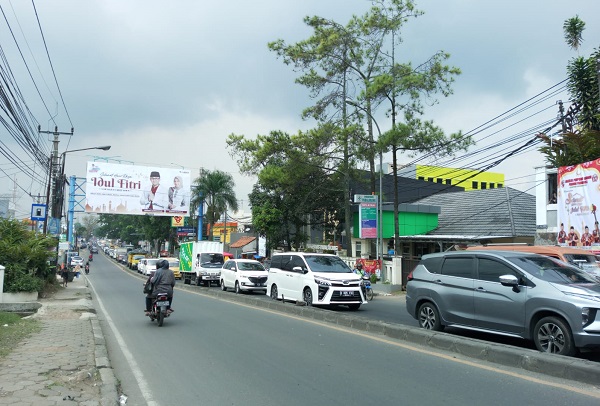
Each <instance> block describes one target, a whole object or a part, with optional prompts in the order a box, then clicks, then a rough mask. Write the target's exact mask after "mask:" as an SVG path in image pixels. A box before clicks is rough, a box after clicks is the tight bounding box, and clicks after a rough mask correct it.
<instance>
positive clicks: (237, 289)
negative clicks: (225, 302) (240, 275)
mask: <svg viewBox="0 0 600 406" xmlns="http://www.w3.org/2000/svg"><path fill="white" fill-rule="evenodd" d="M235 293H237V294H240V293H242V290H241V289H240V283H239V282H238V281H235Z"/></svg>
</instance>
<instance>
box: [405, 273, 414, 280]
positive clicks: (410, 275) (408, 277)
mask: <svg viewBox="0 0 600 406" xmlns="http://www.w3.org/2000/svg"><path fill="white" fill-rule="evenodd" d="M412 280H413V271H410V272H409V273H408V276H407V277H406V281H412Z"/></svg>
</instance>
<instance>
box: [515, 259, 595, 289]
mask: <svg viewBox="0 0 600 406" xmlns="http://www.w3.org/2000/svg"><path fill="white" fill-rule="evenodd" d="M507 259H508V260H509V261H510V262H512V263H513V264H515V265H517V266H519V267H521V268H523V269H524V270H525V271H527V272H529V273H530V274H531V275H533V276H535V277H536V278H539V279H541V280H544V281H546V282H554V283H562V284H565V285H575V284H580V283H597V281H596V279H595V278H594V277H592V276H591V275H589V274H587V273H585V272H584V271H582V270H581V269H579V268H576V267H574V266H572V265H569V264H567V263H565V262H562V261H559V260H557V259H554V258H549V257H542V256H530V257H529V256H527V257H513V258H507Z"/></svg>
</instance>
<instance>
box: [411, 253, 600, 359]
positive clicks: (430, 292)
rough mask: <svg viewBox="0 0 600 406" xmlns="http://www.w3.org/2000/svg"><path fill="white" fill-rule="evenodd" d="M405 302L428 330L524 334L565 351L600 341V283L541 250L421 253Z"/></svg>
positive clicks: (551, 350) (546, 349)
mask: <svg viewBox="0 0 600 406" xmlns="http://www.w3.org/2000/svg"><path fill="white" fill-rule="evenodd" d="M406 309H407V311H408V313H409V314H410V315H411V316H413V317H414V318H415V319H417V321H418V322H419V325H420V326H421V327H423V328H425V329H430V330H438V331H439V330H443V329H444V327H445V326H452V327H459V328H467V329H470V330H477V331H484V332H488V333H495V334H502V335H507V336H512V337H520V338H523V339H526V340H533V341H534V343H535V346H536V348H537V349H538V350H539V351H542V352H548V353H554V354H561V355H574V354H575V353H576V352H577V349H578V348H597V347H598V348H600V284H598V283H597V281H596V279H595V278H594V277H593V276H591V275H589V274H588V273H586V272H584V271H582V270H581V269H579V268H578V267H575V266H572V265H569V264H567V263H565V262H563V261H560V260H556V259H554V258H550V257H546V256H542V255H538V254H531V253H525V252H514V251H499V250H498V251H451V252H443V253H436V254H429V255H424V256H423V258H422V259H421V262H420V263H419V264H418V265H417V267H416V268H415V269H414V270H413V271H412V272H411V273H410V274H409V275H408V282H407V285H406Z"/></svg>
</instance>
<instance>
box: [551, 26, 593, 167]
mask: <svg viewBox="0 0 600 406" xmlns="http://www.w3.org/2000/svg"><path fill="white" fill-rule="evenodd" d="M584 28H585V23H584V22H583V21H582V20H581V19H580V18H579V17H578V16H575V17H572V18H569V19H567V20H566V21H565V23H564V24H563V31H564V34H565V41H566V43H567V45H568V46H569V47H570V48H571V49H573V50H577V51H578V50H579V47H580V45H581V43H582V42H583V35H582V33H583V30H584ZM567 90H568V91H569V96H570V101H571V108H570V109H569V110H570V111H571V113H569V114H572V115H574V117H573V116H572V117H571V119H572V123H573V125H572V126H569V127H568V128H567V131H566V133H564V134H562V136H561V137H560V138H558V139H557V138H552V137H549V136H548V135H545V134H542V135H540V138H541V139H542V140H543V141H544V143H545V145H544V146H543V147H541V148H540V151H541V152H542V153H543V154H544V155H545V156H546V160H547V161H548V163H550V164H551V165H553V166H554V167H559V166H567V165H576V164H579V163H582V162H588V161H591V160H594V159H597V158H598V157H600V113H599V112H600V49H595V50H594V51H593V52H592V54H591V56H590V57H588V58H585V57H583V56H577V57H574V58H573V59H571V60H570V61H569V62H568V64H567ZM563 120H565V118H563Z"/></svg>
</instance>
